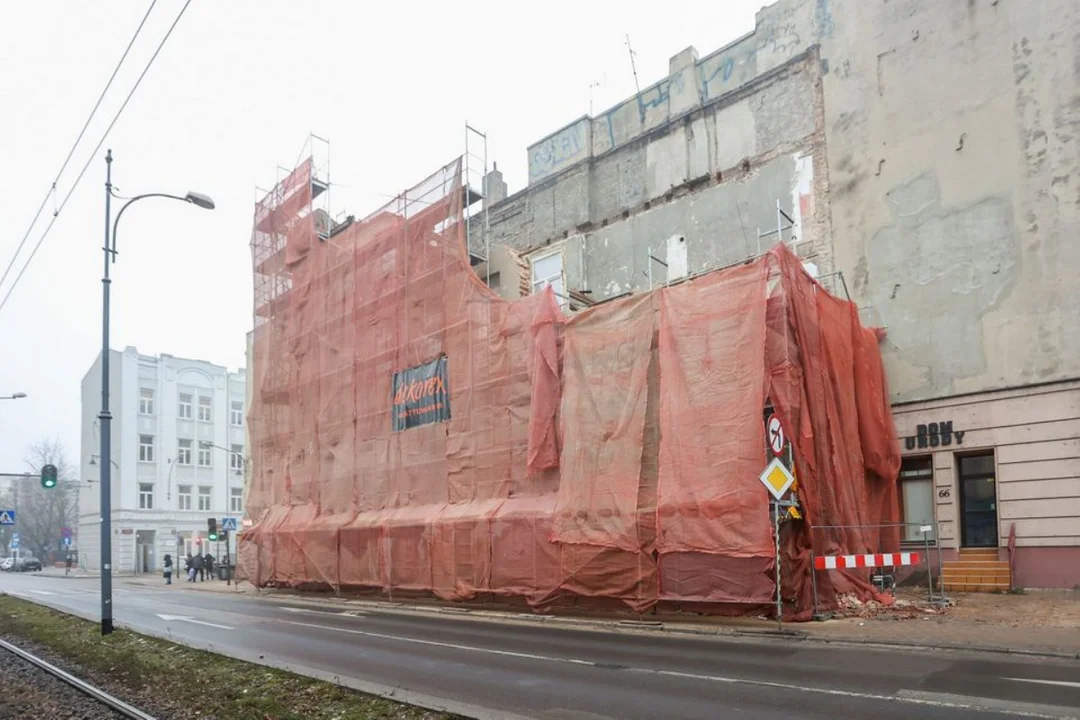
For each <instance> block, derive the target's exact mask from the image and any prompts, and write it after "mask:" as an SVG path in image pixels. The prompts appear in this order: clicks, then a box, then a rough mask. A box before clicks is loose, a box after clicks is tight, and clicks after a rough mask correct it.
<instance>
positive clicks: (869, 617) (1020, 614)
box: [125, 576, 1080, 659]
mask: <svg viewBox="0 0 1080 720" xmlns="http://www.w3.org/2000/svg"><path fill="white" fill-rule="evenodd" d="M125 582H126V583H127V584H131V585H140V586H145V587H155V588H168V589H170V590H173V591H176V592H216V593H234V594H243V595H248V596H252V597H260V598H267V599H274V598H277V599H280V600H282V601H285V600H287V601H289V602H290V603H305V604H311V605H316V606H324V607H332V608H337V609H342V610H354V611H365V610H366V611H368V612H387V613H402V614H433V615H439V614H442V615H445V614H447V613H453V614H454V615H455V616H458V617H469V618H471V619H475V620H478V621H483V620H487V621H498V622H511V623H533V622H542V623H552V624H558V625H572V626H577V627H582V628H589V627H592V628H595V629H607V630H610V629H617V630H624V631H636V632H642V631H652V632H681V633H692V634H698V635H744V636H745V635H775V634H776V631H777V626H776V621H775V620H768V619H763V618H750V617H734V618H733V617H719V616H704V615H692V614H688V613H657V614H656V615H647V616H644V617H638V616H637V615H634V614H630V613H627V614H622V615H620V614H614V613H603V614H585V613H581V614H574V615H570V614H558V615H556V614H538V613H529V612H523V611H522V609H521V608H516V607H509V606H494V605H468V604H452V603H440V602H437V601H415V602H412V603H411V604H406V603H401V602H390V601H386V600H377V599H349V598H347V597H341V598H335V597H332V596H331V597H328V596H326V595H320V594H311V593H299V592H293V591H288V590H274V589H265V590H256V589H255V588H254V587H252V586H251V585H250V584H249V583H247V582H243V581H241V582H240V583H239V584H233V585H226V584H225V583H224V582H222V581H220V580H212V581H205V582H195V583H189V582H187V581H186V580H183V579H182V580H181V581H180V582H176V581H175V580H174V581H173V584H172V585H169V586H167V585H165V583H164V580H162V579H161V578H160V577H151V576H143V577H140V578H136V579H131V580H127V581H125ZM912 597H914V598H916V599H915V600H912V599H911V598H909V597H907V596H904V595H900V596H899V598H898V599H899V600H900V602H899V603H898V604H897V606H895V607H892V608H882V607H880V606H873V607H869V606H864V605H857V606H856V607H854V608H849V609H848V610H846V612H847V614H848V615H849V616H848V617H840V618H837V619H832V620H827V621H825V622H804V623H785V624H784V626H783V630H784V632H785V633H792V637H793V638H797V639H802V640H812V641H819V642H836V643H841V642H843V643H859V644H880V645H898V646H913V647H932V648H948V649H968V650H986V651H995V652H1013V653H1030V654H1047V655H1061V656H1067V657H1071V658H1078V659H1080V592H1078V591H1076V590H1057V591H1055V590H1046V591H1028V592H1027V593H1025V594H1015V595H1014V594H991V593H962V594H961V593H958V594H955V595H952V596H951V597H950V599H951V600H952V601H953V602H954V603H955V604H954V605H953V606H951V607H945V608H938V607H930V606H927V605H926V604H925V603H921V602H920V601H919V600H918V599H917V598H918V597H919V596H917V595H916V596H912Z"/></svg>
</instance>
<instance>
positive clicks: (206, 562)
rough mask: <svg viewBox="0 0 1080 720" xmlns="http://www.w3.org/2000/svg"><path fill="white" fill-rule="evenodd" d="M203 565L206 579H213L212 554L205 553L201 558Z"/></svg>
mask: <svg viewBox="0 0 1080 720" xmlns="http://www.w3.org/2000/svg"><path fill="white" fill-rule="evenodd" d="M203 567H204V568H205V569H206V577H207V579H208V580H213V579H214V556H213V555H211V554H210V553H206V557H204V558H203Z"/></svg>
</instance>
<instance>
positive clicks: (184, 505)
mask: <svg viewBox="0 0 1080 720" xmlns="http://www.w3.org/2000/svg"><path fill="white" fill-rule="evenodd" d="M176 491H177V493H178V497H179V499H180V509H181V510H190V509H191V486H190V485H177V486H176Z"/></svg>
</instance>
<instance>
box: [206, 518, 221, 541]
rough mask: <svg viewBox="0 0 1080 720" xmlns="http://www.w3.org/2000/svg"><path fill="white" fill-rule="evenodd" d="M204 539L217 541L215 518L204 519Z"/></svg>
mask: <svg viewBox="0 0 1080 720" xmlns="http://www.w3.org/2000/svg"><path fill="white" fill-rule="evenodd" d="M206 539H207V540H210V541H212V542H214V541H217V539H218V533H217V518H207V519H206Z"/></svg>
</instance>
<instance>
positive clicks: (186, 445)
mask: <svg viewBox="0 0 1080 720" xmlns="http://www.w3.org/2000/svg"><path fill="white" fill-rule="evenodd" d="M177 442H178V447H177V448H176V462H177V464H178V465H190V464H191V441H190V440H178V441H177Z"/></svg>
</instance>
